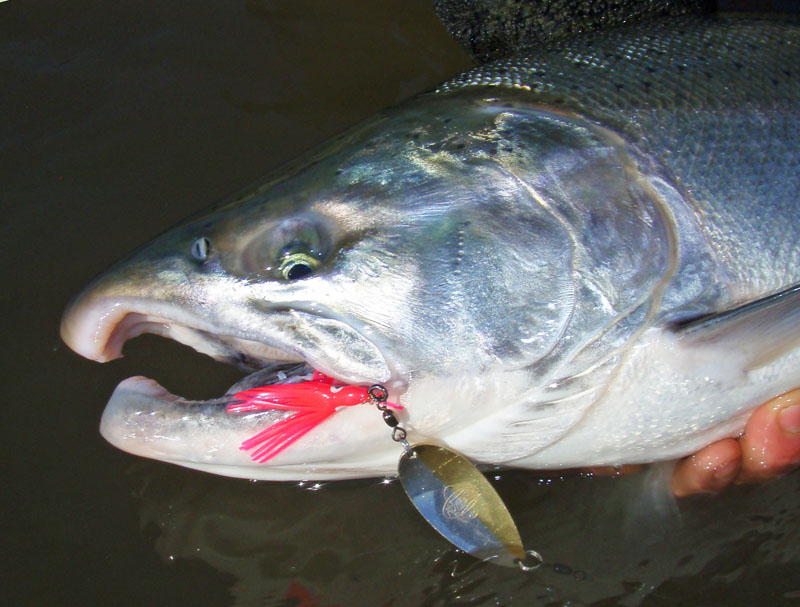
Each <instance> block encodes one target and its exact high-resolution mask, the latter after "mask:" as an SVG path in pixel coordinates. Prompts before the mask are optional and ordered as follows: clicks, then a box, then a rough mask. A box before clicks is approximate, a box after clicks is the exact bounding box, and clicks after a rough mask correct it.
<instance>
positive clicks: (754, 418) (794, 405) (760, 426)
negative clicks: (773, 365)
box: [672, 388, 800, 497]
mask: <svg viewBox="0 0 800 607" xmlns="http://www.w3.org/2000/svg"><path fill="white" fill-rule="evenodd" d="M798 466H800V388H796V389H794V390H792V391H790V392H787V393H785V394H782V395H781V396H778V397H776V398H773V399H772V400H770V401H767V402H766V403H764V404H763V405H761V406H760V407H758V409H756V410H755V411H754V412H753V414H752V415H751V416H750V419H749V421H748V422H747V426H746V427H745V430H744V433H743V434H742V435H741V436H740V437H739V438H726V439H723V440H720V441H717V442H715V443H712V444H711V445H709V446H708V447H705V448H703V449H701V450H700V451H698V452H697V453H695V454H694V455H690V456H689V457H687V458H686V459H684V460H681V461H680V462H679V463H678V464H677V466H675V471H674V473H673V476H672V491H673V493H674V494H675V495H676V496H677V497H684V496H687V495H692V494H695V493H716V492H718V491H721V490H722V489H724V488H725V487H727V486H728V485H730V484H731V483H749V482H759V481H764V480H767V479H770V478H773V477H776V476H779V475H781V474H784V473H786V472H789V471H790V470H793V469H795V468H797V467H798Z"/></svg>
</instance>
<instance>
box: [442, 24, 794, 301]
mask: <svg viewBox="0 0 800 607" xmlns="http://www.w3.org/2000/svg"><path fill="white" fill-rule="evenodd" d="M731 82H735V83H736V86H735V87H731V86H730V83H731ZM478 87H497V88H516V89H524V90H526V91H531V95H530V97H529V99H530V100H531V101H532V102H536V101H540V102H542V103H546V104H550V105H555V106H558V107H563V108H566V109H568V110H570V111H574V112H576V113H578V114H579V115H582V116H585V117H587V118H590V119H592V120H596V121H598V122H600V123H601V124H604V125H606V126H608V127H610V128H612V129H614V130H615V131H617V132H619V133H621V134H623V136H626V137H627V138H628V140H629V141H631V142H635V144H636V145H637V146H638V147H640V148H642V149H643V150H644V151H645V152H647V153H651V154H653V155H654V156H655V157H657V158H658V159H659V160H660V161H661V162H662V163H663V165H664V166H665V167H666V168H667V169H668V170H669V172H670V173H671V176H672V177H673V178H674V177H675V176H677V181H678V183H679V184H680V185H682V186H683V188H685V189H686V191H687V192H688V193H690V194H691V196H692V197H693V198H694V200H695V201H696V202H697V203H698V205H699V206H700V212H701V213H702V214H703V226H704V228H705V230H706V235H707V238H708V239H709V240H710V242H711V243H712V245H713V246H714V248H715V249H716V251H717V252H718V253H719V259H720V260H721V261H722V263H723V264H724V266H725V270H726V271H727V274H728V277H727V278H728V279H729V280H731V281H736V282H739V283H740V287H741V291H740V292H739V293H737V294H736V295H737V296H739V297H746V296H747V295H748V294H758V293H761V292H764V291H774V290H778V289H780V288H782V287H784V286H786V285H788V284H792V283H794V282H797V281H798V280H800V250H798V248H797V247H796V235H797V233H798V232H800V214H798V213H797V212H796V200H797V192H798V191H800V168H798V159H797V152H796V150H797V149H798V147H800V112H798V109H797V100H798V99H799V98H800V27H798V22H797V21H796V20H788V21H787V20H786V19H783V20H780V21H778V20H775V19H768V18H752V17H742V16H733V15H730V16H724V15H723V16H707V17H693V18H691V19H686V18H669V19H662V20H654V21H651V22H646V23H642V24H637V25H635V26H631V27H623V28H620V29H618V30H612V31H609V32H607V33H606V34H605V35H604V36H597V35H586V36H579V37H576V38H572V39H566V40H557V41H555V42H553V43H551V44H549V45H548V46H546V47H544V46H543V47H534V48H532V49H528V50H526V51H524V52H521V53H520V54H517V55H515V56H513V57H510V58H507V59H502V60H500V61H496V62H493V63H490V64H487V65H483V66H479V67H477V68H475V69H472V70H469V71H467V72H465V73H464V74H462V75H460V76H458V77H456V78H454V79H453V80H450V81H449V82H447V83H445V84H443V85H442V86H441V87H440V88H439V92H442V93H447V92H455V91H462V90H464V89H468V88H478ZM721 115H722V116H724V118H722V119H721V118H720V116H721ZM765 129H766V133H765ZM748 134H751V135H750V136H748ZM726 169H728V170H726ZM765 200H766V201H769V205H762V204H761V201H765ZM754 205H760V207H759V208H757V209H754V208H753V207H754ZM751 218H754V220H755V221H752V220H751ZM763 230H768V231H770V233H774V234H775V235H776V237H775V238H771V239H769V240H767V241H764V240H763V239H762V238H761V234H762V231H763Z"/></svg>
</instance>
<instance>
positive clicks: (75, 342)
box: [61, 297, 303, 370]
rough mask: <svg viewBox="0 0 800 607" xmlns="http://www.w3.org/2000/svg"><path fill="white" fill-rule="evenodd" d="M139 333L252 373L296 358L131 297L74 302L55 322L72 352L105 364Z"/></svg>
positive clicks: (186, 314) (297, 358)
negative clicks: (277, 362)
mask: <svg viewBox="0 0 800 607" xmlns="http://www.w3.org/2000/svg"><path fill="white" fill-rule="evenodd" d="M143 333H153V334H156V335H161V336H163V337H168V338H171V339H174V340H175V341H177V342H179V343H182V344H184V345H187V346H189V347H191V348H193V349H194V350H197V351H198V352H201V353H203V354H207V355H209V356H211V357H212V358H214V359H216V360H220V361H224V362H227V363H231V364H235V365H236V366H238V367H240V368H243V369H248V370H254V369H258V368H261V367H263V366H264V365H266V364H267V363H269V362H274V361H302V360H303V359H302V357H300V356H297V355H292V354H289V353H287V352H286V351H284V350H282V349H280V348H278V347H274V346H270V345H267V344H264V343H261V342H259V341H254V340H250V339H244V338H241V337H237V336H234V335H224V334H220V333H218V332H217V331H216V330H215V328H214V327H213V326H211V325H210V323H208V322H207V321H205V320H204V319H202V318H200V317H197V316H196V315H193V314H191V313H190V312H187V311H185V310H184V309H183V308H181V307H180V306H176V305H170V304H168V303H166V302H160V301H154V300H148V299H145V298H137V297H117V298H102V299H89V300H84V299H79V300H76V301H75V302H73V303H72V304H71V305H70V306H69V308H68V309H67V311H66V312H65V314H64V317H63V319H62V321H61V338H62V339H63V340H64V343H66V344H67V345H68V346H69V347H70V348H71V349H72V350H74V351H75V352H76V353H77V354H80V355H81V356H83V357H85V358H88V359H90V360H95V361H97V362H108V361H110V360H113V359H115V358H119V357H120V356H121V355H122V347H123V345H124V344H125V342H126V341H127V340H129V339H132V338H134V337H136V336H138V335H141V334H143Z"/></svg>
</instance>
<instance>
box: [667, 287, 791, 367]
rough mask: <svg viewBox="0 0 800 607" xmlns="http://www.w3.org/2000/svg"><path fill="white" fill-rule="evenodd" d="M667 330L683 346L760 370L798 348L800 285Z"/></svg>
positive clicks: (686, 321)
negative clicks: (732, 355)
mask: <svg viewBox="0 0 800 607" xmlns="http://www.w3.org/2000/svg"><path fill="white" fill-rule="evenodd" d="M670 328H671V329H672V331H674V332H675V333H676V334H677V335H678V336H679V338H680V339H681V341H684V342H685V343H688V344H691V345H698V346H716V347H720V348H721V349H723V350H729V351H732V352H736V353H737V354H739V355H740V356H741V355H743V356H744V358H745V367H746V370H750V369H757V368H759V367H763V366H765V365H767V364H769V363H770V362H772V361H773V360H775V359H776V358H778V357H780V356H782V355H784V354H786V353H787V352H789V351H790V350H793V349H794V348H797V347H799V346H800V284H797V285H794V286H792V287H789V288H788V289H786V290H784V291H780V292H778V293H775V294H773V295H769V296H767V297H763V298H761V299H757V300H755V301H752V302H749V303H746V304H744V305H741V306H738V307H736V308H733V309H732V310H725V311H724V312H719V313H715V314H705V315H703V316H700V317H697V318H692V319H689V320H685V321H680V322H677V323H674V324H673V325H672V326H671V327H670Z"/></svg>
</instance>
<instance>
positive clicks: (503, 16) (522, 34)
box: [433, 0, 716, 63]
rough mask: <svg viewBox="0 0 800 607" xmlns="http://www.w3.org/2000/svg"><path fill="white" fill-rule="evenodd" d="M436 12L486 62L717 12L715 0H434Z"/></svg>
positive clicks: (470, 51) (456, 35)
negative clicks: (560, 41) (594, 34)
mask: <svg viewBox="0 0 800 607" xmlns="http://www.w3.org/2000/svg"><path fill="white" fill-rule="evenodd" d="M433 6H434V9H435V10H436V14H437V15H438V16H439V19H440V20H441V22H442V23H443V24H444V26H445V28H447V31H448V32H450V35H451V36H453V38H455V39H456V40H458V42H460V43H461V45H462V46H463V47H464V48H466V49H467V51H468V52H469V53H470V54H471V55H472V56H473V58H475V59H476V60H477V61H479V62H481V63H485V62H487V61H492V60H494V59H499V58H501V57H506V56H508V55H510V54H512V53H514V52H516V51H518V50H519V49H520V48H523V47H526V46H532V45H535V44H541V43H543V42H547V41H549V40H552V39H554V38H561V37H563V36H570V35H573V34H578V33H581V32H590V31H599V30H604V29H609V28H612V27H616V26H619V25H623V24H626V23H634V22H637V21H642V20H644V19H649V18H652V17H660V16H667V15H685V14H688V13H707V12H712V11H713V10H714V8H715V7H716V2H715V1H714V0H647V1H644V0H471V1H470V2H464V0H434V2H433Z"/></svg>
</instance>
